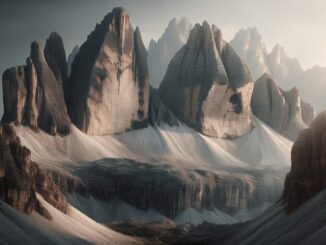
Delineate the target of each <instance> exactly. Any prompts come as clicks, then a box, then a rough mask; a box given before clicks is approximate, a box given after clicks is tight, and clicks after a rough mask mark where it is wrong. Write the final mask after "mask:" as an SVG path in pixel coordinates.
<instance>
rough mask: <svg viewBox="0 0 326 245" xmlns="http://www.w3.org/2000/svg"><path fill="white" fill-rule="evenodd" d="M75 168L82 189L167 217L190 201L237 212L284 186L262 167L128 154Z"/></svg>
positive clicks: (277, 194) (190, 204) (199, 207)
mask: <svg viewBox="0 0 326 245" xmlns="http://www.w3.org/2000/svg"><path fill="white" fill-rule="evenodd" d="M73 174H74V175H75V176H78V177H79V178H80V179H81V180H82V182H83V185H84V186H85V192H84V195H87V194H90V195H92V196H95V197H97V198H99V199H102V200H111V199H114V198H117V199H120V200H123V201H125V202H127V203H129V204H130V205H132V206H134V207H137V208H139V209H142V210H147V209H150V208H151V209H154V210H156V211H158V212H160V213H162V214H163V215H165V216H167V217H169V218H174V217H175V216H176V215H177V214H179V213H180V212H181V211H183V210H185V209H187V208H189V207H192V208H195V209H197V210H203V209H213V208H218V209H219V210H221V211H224V212H226V213H229V214H231V215H233V214H235V213H236V212H237V211H239V210H240V209H242V208H256V207H258V206H260V205H262V204H263V203H266V202H274V201H276V200H277V199H278V198H279V197H280V196H281V194H282V186H283V181H280V183H277V181H278V178H274V177H273V176H274V175H273V173H268V174H266V173H265V176H262V173H259V171H258V172H257V173H255V174H253V173H248V174H239V173H227V172H224V171H217V170H212V169H208V170H199V169H198V170H196V169H183V170H180V169H177V168H175V167H172V166H170V165H168V164H164V165H163V164H160V165H156V164H148V163H140V162H135V161H133V160H129V159H111V158H107V159H102V160H98V161H94V162H91V163H89V164H87V165H85V166H84V167H82V168H80V169H78V170H76V171H74V172H73ZM274 174H275V173H274ZM257 175H260V176H261V178H260V177H259V176H258V177H257ZM266 178H267V179H270V180H273V179H275V182H276V183H275V184H274V185H273V186H268V184H267V185H266V183H264V179H266ZM280 179H282V178H280ZM277 186H280V188H279V189H278V188H277ZM263 190H264V191H265V192H264V191H263Z"/></svg>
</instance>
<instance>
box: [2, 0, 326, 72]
mask: <svg viewBox="0 0 326 245" xmlns="http://www.w3.org/2000/svg"><path fill="white" fill-rule="evenodd" d="M115 6H123V7H125V8H126V9H127V11H128V12H129V14H130V15H131V20H132V24H133V26H134V27H135V26H136V25H138V26H139V27H140V29H141V32H142V36H143V39H144V42H145V43H146V45H147V43H148V41H149V39H150V38H152V37H154V38H158V37H159V36H160V35H161V34H162V32H163V31H164V29H165V27H166V25H167V23H168V21H169V20H170V19H172V18H173V17H177V18H181V17H187V18H188V19H189V20H190V21H191V22H193V23H196V22H202V21H203V20H208V21H209V22H210V23H214V24H216V25H217V26H219V27H220V28H221V29H222V32H223V35H224V37H225V39H226V40H229V39H231V38H232V37H233V36H234V34H235V32H237V31H238V30H239V29H240V28H243V27H244V28H245V27H252V26H256V27H257V28H258V30H259V32H260V33H261V35H262V36H263V38H264V40H265V43H266V46H267V48H268V49H269V50H270V49H271V48H272V47H273V46H274V45H275V44H276V43H280V44H281V45H283V46H284V47H285V50H286V52H287V54H288V55H289V56H290V57H297V58H299V60H300V62H301V64H302V65H303V67H304V68H309V67H311V66H313V65H315V64H320V65H323V66H326V29H325V25H326V1H325V0H309V1H308V0H223V1H222V0H200V1H196V0H157V1H155V0H120V1H118V0H116V1H110V0H106V1H105V0H81V1H77V0H56V1H54V0H53V1H50V0H28V1H27V0H0V72H1V73H2V72H3V70H4V69H5V68H8V67H10V66H13V65H18V64H23V63H24V62H25V59H26V57H27V56H28V54H29V45H30V43H31V41H33V40H38V41H40V42H41V43H44V41H45V39H46V37H47V36H48V35H49V34H50V32H51V31H57V32H58V33H59V34H61V35H62V37H63V39H64V43H65V47H66V52H67V53H69V52H70V51H71V49H72V48H73V46H74V45H75V44H81V43H83V42H84V40H86V37H87V35H88V34H89V32H90V31H91V30H92V29H93V28H94V26H95V24H96V23H97V22H99V21H101V19H102V18H103V17H104V15H106V14H107V13H108V12H110V11H111V9H112V8H113V7H115Z"/></svg>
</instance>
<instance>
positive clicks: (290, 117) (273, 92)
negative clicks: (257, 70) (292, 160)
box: [251, 73, 314, 140]
mask: <svg viewBox="0 0 326 245" xmlns="http://www.w3.org/2000/svg"><path fill="white" fill-rule="evenodd" d="M251 109H252V112H253V114H254V115H255V116H256V117H258V118H259V119H260V120H262V121H263V122H264V123H266V124H268V125H269V126H270V127H272V128H273V129H275V130H276V131H278V132H279V133H281V134H283V135H284V136H285V137H287V138H288V139H290V140H295V139H296V137H297V135H298V134H299V132H300V131H301V130H302V129H304V128H307V123H310V122H311V120H312V118H313V115H314V112H313V108H312V107H311V106H310V105H309V104H308V103H305V102H304V101H302V100H301V99H300V96H299V91H298V89H296V88H293V89H291V90H289V91H284V90H282V89H280V88H279V87H278V86H277V85H276V82H275V81H274V80H273V78H272V77H271V76H270V75H268V74H267V73H265V74H264V75H262V76H261V77H260V78H259V79H258V80H257V81H256V82H255V87H254V92H253V95H252V99H251ZM306 122H307V123H306Z"/></svg>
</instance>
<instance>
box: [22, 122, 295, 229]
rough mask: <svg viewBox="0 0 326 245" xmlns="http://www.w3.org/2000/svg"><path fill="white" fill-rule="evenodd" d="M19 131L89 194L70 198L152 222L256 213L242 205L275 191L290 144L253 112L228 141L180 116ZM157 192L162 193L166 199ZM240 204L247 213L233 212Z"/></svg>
mask: <svg viewBox="0 0 326 245" xmlns="http://www.w3.org/2000/svg"><path fill="white" fill-rule="evenodd" d="M16 132H17V134H18V135H19V137H20V139H21V141H22V144H23V145H24V146H26V147H28V148H29V149H30V150H31V152H32V160H34V161H35V162H36V163H38V164H39V166H40V167H41V168H43V169H46V170H52V171H53V172H51V173H50V174H51V175H52V174H54V175H53V176H54V178H55V179H56V182H57V183H58V184H59V185H60V186H61V187H62V188H64V190H65V191H68V192H69V193H72V192H73V191H76V192H78V191H79V190H80V189H79V187H78V185H81V188H82V189H83V190H84V191H81V193H85V192H86V193H88V194H89V195H88V196H86V197H83V196H80V195H79V196H78V197H76V196H75V197H74V198H70V203H71V204H73V206H74V207H76V208H77V209H79V210H80V211H81V212H83V213H85V214H86V215H89V216H90V217H91V218H92V219H94V220H96V221H97V222H100V223H102V222H103V223H110V222H112V221H117V220H119V221H122V220H126V219H129V218H132V219H136V220H138V221H142V222H150V221H155V220H157V219H160V218H162V214H164V215H165V216H167V217H169V218H171V219H174V218H176V216H178V218H177V220H176V222H177V223H181V222H187V221H191V222H195V223H202V222H203V221H209V222H213V223H218V224H221V223H230V222H232V221H234V222H237V221H238V220H241V221H242V220H246V219H249V218H252V217H255V216H256V212H254V211H247V209H248V210H252V209H257V208H259V207H260V206H261V205H262V204H264V203H265V202H274V201H276V200H278V199H279V198H280V196H281V193H282V190H283V181H284V178H285V174H286V172H287V171H288V169H289V166H290V151H291V146H292V142H290V141H289V140H287V139H285V138H284V137H282V136H281V135H279V134H278V133H276V132H275V131H273V130H272V129H271V128H269V127H268V126H266V125H265V124H264V123H262V122H261V121H260V120H258V119H256V118H254V129H253V130H252V131H251V132H250V133H249V134H247V135H244V136H242V137H239V138H237V139H233V140H229V139H217V138H210V137H207V136H204V135H201V134H200V133H198V132H197V131H195V130H193V129H190V128H188V127H187V126H185V125H183V124H181V123H180V126H174V127H170V126H167V125H164V124H163V125H161V126H159V127H148V128H144V129H139V130H134V131H130V132H126V133H122V134H118V135H106V136H90V135H86V134H84V133H83V132H81V131H79V130H78V129H77V128H75V127H73V126H72V133H71V134H70V135H68V136H66V137H60V136H50V135H49V134H47V133H44V132H42V131H40V132H34V131H32V130H30V129H29V128H26V127H16ZM54 172H55V173H54ZM69 176H73V178H72V179H71V178H70V177H69ZM71 180H72V181H77V185H75V184H74V183H75V182H73V184H72V183H71V182H70V181H71ZM162 183H164V185H163V186H161V185H162ZM165 183H167V184H165ZM71 184H72V186H71ZM69 186H70V187H69ZM171 190H173V191H171ZM214 193H215V194H214ZM91 195H93V196H94V197H96V198H98V199H101V200H102V201H99V200H95V199H93V198H91V197H90V196H91ZM162 196H164V197H165V198H167V199H166V202H164V203H163V204H162V202H161V199H160V198H161V197H162ZM115 198H116V199H119V200H121V201H117V200H114V199H115ZM122 201H123V202H122ZM118 206H119V209H118V208H117V207H118ZM188 208H190V209H188ZM191 208H192V209H191ZM214 208H215V210H214ZM217 209H218V210H217ZM242 209H243V210H244V211H242V213H245V214H246V215H245V217H243V216H244V215H238V216H239V218H237V217H236V218H233V217H231V216H230V215H234V214H236V213H237V212H240V211H241V210H242ZM110 210H111V211H110ZM117 210H119V211H117ZM153 210H156V211H158V212H155V211H153ZM189 210H190V211H191V212H190V211H189ZM196 210H197V211H196ZM220 211H223V212H225V213H221V212H220ZM240 214H241V213H240Z"/></svg>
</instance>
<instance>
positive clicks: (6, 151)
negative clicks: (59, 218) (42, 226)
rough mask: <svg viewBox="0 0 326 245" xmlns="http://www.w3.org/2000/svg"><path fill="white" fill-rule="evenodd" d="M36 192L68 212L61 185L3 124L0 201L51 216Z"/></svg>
mask: <svg viewBox="0 0 326 245" xmlns="http://www.w3.org/2000/svg"><path fill="white" fill-rule="evenodd" d="M36 192H39V193H40V194H41V195H42V196H43V197H44V198H45V200H47V201H49V202H50V203H52V204H53V205H54V206H55V207H56V208H58V209H59V210H61V211H62V212H65V213H67V212H68V208H67V203H66V199H65V197H64V196H63V194H62V193H61V191H60V190H59V189H58V187H57V186H56V185H55V184H54V183H53V182H52V180H51V179H49V178H48V177H47V175H46V174H44V173H43V172H42V171H41V170H40V169H39V168H38V166H37V165H36V164H35V163H34V162H32V161H31V152H30V151H29V150H28V149H27V148H26V147H24V146H22V145H21V143H20V140H19V138H18V137H17V135H16V133H15V131H14V130H13V129H12V128H11V127H10V126H9V125H7V124H1V125H0V200H2V201H4V202H6V203H8V204H9V205H11V206H12V207H14V208H15V209H17V210H19V211H21V212H25V213H27V214H29V213H31V212H32V211H36V212H38V213H40V214H41V215H43V216H44V217H46V218H48V219H50V218H51V216H50V215H49V213H48V212H47V210H46V209H45V208H44V207H43V206H42V205H41V204H40V203H39V201H38V200H37V198H36Z"/></svg>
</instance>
